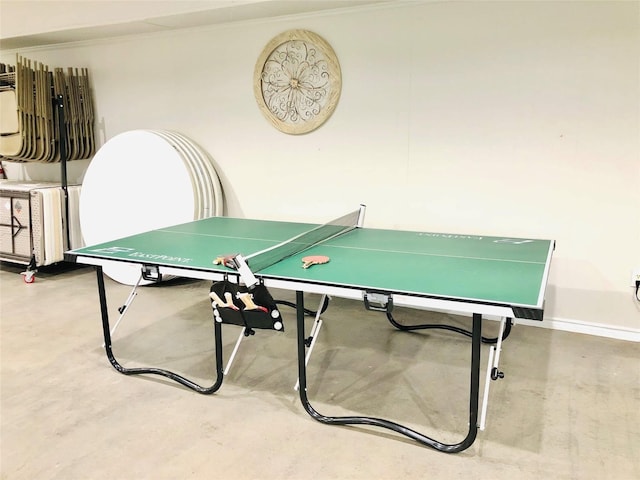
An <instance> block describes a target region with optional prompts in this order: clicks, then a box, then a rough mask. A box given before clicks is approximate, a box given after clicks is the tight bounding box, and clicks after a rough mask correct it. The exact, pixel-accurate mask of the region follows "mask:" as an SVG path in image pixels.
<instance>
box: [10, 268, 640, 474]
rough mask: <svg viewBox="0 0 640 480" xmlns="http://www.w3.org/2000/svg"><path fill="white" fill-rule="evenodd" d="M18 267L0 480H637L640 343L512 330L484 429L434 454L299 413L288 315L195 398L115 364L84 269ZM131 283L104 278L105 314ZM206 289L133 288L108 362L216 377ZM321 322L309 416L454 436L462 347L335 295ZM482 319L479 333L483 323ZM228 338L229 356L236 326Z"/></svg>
mask: <svg viewBox="0 0 640 480" xmlns="http://www.w3.org/2000/svg"><path fill="white" fill-rule="evenodd" d="M20 270H21V269H20V268H16V267H14V266H10V265H7V264H2V266H1V268H0V288H1V290H0V292H1V295H2V301H1V304H0V308H1V310H0V314H1V317H0V318H1V336H0V339H1V344H0V355H1V357H0V359H1V377H0V378H1V384H0V386H1V404H0V405H1V410H0V413H1V445H0V447H1V457H0V459H1V466H0V478H1V479H2V480H13V479H64V480H67V479H68V480H75V479H102V478H105V479H106V478H109V479H127V480H128V479H186V478H196V479H200V478H202V479H245V478H246V479H253V478H255V479H329V478H341V479H342V478H344V479H359V478H362V479H402V478H431V477H439V478H446V479H452V478H465V479H484V478H492V479H514V478H517V479H519V480H522V479H591V478H593V479H596V478H597V479H602V478H608V479H638V478H640V455H639V454H640V408H639V407H640V362H639V360H640V345H638V344H637V343H631V342H624V341H616V340H609V339H604V338H598V337H591V336H585V335H578V334H572V333H566V332H559V331H551V330H548V329H543V328H533V327H525V326H516V327H515V328H514V330H513V332H512V334H511V336H510V337H509V339H508V340H507V341H506V342H505V345H504V347H505V348H504V350H503V352H502V357H501V358H502V369H503V370H504V372H505V378H504V380H500V381H497V382H493V384H492V390H491V398H490V403H489V411H488V424H487V428H486V430H485V431H483V432H479V435H478V439H477V440H476V442H475V443H474V444H473V445H472V446H471V447H470V448H469V449H468V450H466V451H464V452H462V453H459V454H455V455H447V454H443V453H439V452H436V451H434V450H432V449H429V448H426V447H422V446H419V445H417V444H416V443H414V442H412V441H410V440H408V439H405V438H404V437H400V436H398V435H396V434H394V433H392V432H390V431H386V430H380V429H376V428H370V427H337V426H327V425H323V424H320V423H318V422H316V421H315V420H313V419H312V418H311V417H310V416H309V415H308V414H307V413H306V412H304V410H303V409H302V407H301V405H300V402H299V400H298V397H297V394H296V393H295V392H294V391H293V386H294V384H295V380H296V347H295V313H294V311H293V310H292V309H288V308H283V309H282V311H283V314H284V320H285V328H286V332H285V333H276V332H271V331H259V332H258V333H257V334H256V335H255V336H253V337H250V338H249V339H247V340H246V341H245V342H244V343H243V345H242V347H241V349H240V352H239V354H238V356H237V358H236V361H235V363H234V364H233V368H232V370H231V372H230V374H229V375H228V376H227V377H226V378H225V383H224V384H223V386H222V388H221V390H219V392H218V393H216V394H214V395H211V396H204V395H199V394H197V393H194V392H192V391H190V390H187V389H185V388H183V387H181V386H178V385H177V384H174V383H172V382H170V381H167V380H165V379H163V378H160V377H150V376H147V377H142V376H125V375H121V374H119V373H117V372H116V371H115V370H114V369H113V368H112V367H111V366H110V364H109V362H108V361H107V358H106V356H105V353H104V350H103V349H102V348H101V343H102V336H101V335H102V334H101V326H100V317H99V310H98V299H97V290H96V279H95V273H94V271H93V270H92V269H90V268H62V269H54V270H53V271H51V270H49V271H41V272H39V273H38V275H37V278H36V281H35V283H33V284H31V285H28V284H25V283H24V282H23V281H22V277H21V276H20V275H19V272H20ZM129 288H130V287H126V286H123V285H119V284H116V283H114V282H112V281H110V280H107V291H108V296H109V301H110V303H109V307H110V310H111V315H112V321H113V320H115V319H116V318H117V312H116V308H117V307H118V306H119V305H121V304H122V303H123V302H124V300H125V298H126V297H127V295H128V292H129ZM207 293H208V283H207V282H199V281H184V280H177V281H173V282H169V283H167V284H163V285H160V286H153V287H144V288H142V289H141V290H140V294H139V295H138V297H137V298H136V300H135V302H134V303H133V305H132V307H131V309H130V310H129V313H128V314H127V316H126V318H125V320H124V321H123V323H122V325H121V326H120V327H119V329H118V331H117V332H116V334H115V336H114V351H115V354H116V357H117V358H118V359H119V360H120V361H121V363H123V364H125V365H126V366H134V365H153V366H159V367H164V368H169V369H172V370H175V371H179V372H182V373H184V374H185V375H187V376H189V377H191V378H194V379H196V380H197V381H200V382H202V383H203V384H209V383H212V379H213V378H214V361H213V353H212V345H213V343H212V342H213V340H212V328H211V322H212V320H211V318H212V317H211V311H210V307H209V302H208V300H207ZM272 293H274V296H275V297H277V298H282V299H287V300H293V296H292V295H291V294H290V293H288V292H280V291H276V292H272ZM312 301H313V302H315V301H317V300H315V299H314V298H313V297H309V298H308V304H307V306H309V307H311V306H313V305H312V303H311V302H312ZM415 313H416V315H418V316H419V317H420V318H421V319H422V320H425V319H430V320H434V321H444V320H446V321H451V322H454V323H456V324H459V325H467V324H468V323H469V320H468V319H464V318H456V317H451V316H446V315H443V314H436V313H431V312H415ZM398 315H399V319H402V317H404V318H407V317H406V312H399V313H398ZM323 318H324V320H325V325H324V328H323V331H322V334H321V336H320V339H319V341H318V344H317V346H316V351H314V356H313V357H312V360H311V363H310V366H309V376H310V381H309V390H308V391H309V396H310V399H311V401H312V404H313V405H314V406H315V407H316V408H317V409H318V410H319V411H320V412H321V413H324V414H327V415H340V414H345V413H347V414H356V415H368V416H376V417H382V418H388V419H391V420H395V421H398V422H400V423H404V424H406V425H408V426H411V427H413V428H416V429H418V430H419V431H421V432H423V433H425V434H427V435H429V436H434V437H436V438H438V439H441V440H443V441H459V440H460V439H461V437H462V435H463V434H464V433H465V432H466V428H467V425H466V424H467V387H468V357H469V346H470V342H469V340H468V339H467V338H466V337H463V336H460V335H456V334H453V333H448V332H444V331H435V330H430V331H427V332H423V333H403V332H399V331H396V330H394V329H393V328H392V327H391V326H390V325H389V324H388V323H387V322H386V319H385V318H384V316H383V315H382V314H379V313H372V312H367V311H365V310H364V308H363V307H362V305H361V304H360V303H358V302H354V301H347V300H341V299H333V301H332V303H331V306H330V308H329V310H328V311H327V312H326V313H325V315H324V316H323ZM487 323H488V326H487V328H486V329H485V333H487V334H488V333H491V331H490V330H493V329H494V328H495V323H494V322H487ZM224 328H225V330H224V332H225V336H224V344H225V349H226V350H225V355H226V356H228V355H229V353H230V352H231V347H232V345H233V343H234V341H235V338H236V335H237V334H238V329H237V327H234V326H229V327H224ZM486 348H487V347H484V348H483V360H482V361H483V369H484V365H485V363H486V358H487V350H486Z"/></svg>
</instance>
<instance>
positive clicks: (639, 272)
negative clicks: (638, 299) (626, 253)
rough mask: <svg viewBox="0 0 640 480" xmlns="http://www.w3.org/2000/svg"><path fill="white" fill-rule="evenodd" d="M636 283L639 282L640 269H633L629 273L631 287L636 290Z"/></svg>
mask: <svg viewBox="0 0 640 480" xmlns="http://www.w3.org/2000/svg"><path fill="white" fill-rule="evenodd" d="M636 282H640V267H637V268H634V269H633V271H632V272H631V286H632V287H633V288H636Z"/></svg>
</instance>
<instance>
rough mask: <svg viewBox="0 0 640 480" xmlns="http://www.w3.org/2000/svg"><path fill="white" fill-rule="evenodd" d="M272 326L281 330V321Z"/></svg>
mask: <svg viewBox="0 0 640 480" xmlns="http://www.w3.org/2000/svg"><path fill="white" fill-rule="evenodd" d="M273 328H275V329H276V330H282V322H276V323H274V324H273Z"/></svg>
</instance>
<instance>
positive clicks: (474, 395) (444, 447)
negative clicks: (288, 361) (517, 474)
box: [296, 291, 482, 453]
mask: <svg viewBox="0 0 640 480" xmlns="http://www.w3.org/2000/svg"><path fill="white" fill-rule="evenodd" d="M296 303H297V309H296V310H297V339H298V378H299V380H300V390H299V393H300V400H301V402H302V405H303V407H304V409H305V410H306V411H307V413H309V415H311V417H313V418H314V419H315V420H317V421H319V422H321V423H326V424H329V425H373V426H377V427H382V428H386V429H389V430H393V431H395V432H397V433H400V434H401V435H405V436H407V437H409V438H411V439H413V440H415V441H416V442H418V443H421V444H423V445H426V446H429V447H432V448H435V449H436V450H440V451H442V452H446V453H456V452H461V451H462V450H465V449H467V448H469V447H470V446H471V445H472V444H473V442H474V441H475V439H476V435H477V433H478V396H479V386H480V346H481V339H482V316H481V315H480V314H474V315H473V330H472V341H471V374H470V381H469V384H470V385H469V431H468V432H467V435H466V437H465V438H464V439H463V440H462V441H461V442H459V443H455V444H447V443H442V442H439V441H438V440H434V439H433V438H430V437H427V436H426V435H423V434H422V433H420V432H417V431H415V430H412V429H410V428H408V427H405V426H404V425H400V424H399V423H395V422H392V421H389V420H385V419H381V418H372V417H364V416H345V417H329V416H326V415H322V414H321V413H319V412H318V411H317V410H315V409H314V408H313V406H312V405H311V403H310V402H309V399H308V397H307V371H306V365H305V361H304V360H305V331H304V329H305V326H304V320H305V314H304V296H303V292H301V291H298V292H296Z"/></svg>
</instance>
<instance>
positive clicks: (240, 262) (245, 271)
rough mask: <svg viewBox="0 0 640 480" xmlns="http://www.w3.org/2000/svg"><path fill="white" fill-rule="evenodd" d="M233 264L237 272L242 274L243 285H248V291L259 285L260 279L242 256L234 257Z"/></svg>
mask: <svg viewBox="0 0 640 480" xmlns="http://www.w3.org/2000/svg"><path fill="white" fill-rule="evenodd" d="M233 263H234V264H235V266H236V270H238V273H239V274H240V278H241V279H242V283H244V284H245V285H246V287H247V288H248V289H252V288H253V287H255V286H256V285H257V284H258V279H257V278H256V276H255V275H254V274H253V272H252V271H251V269H250V268H249V265H248V264H247V261H246V260H245V259H244V257H243V256H242V255H236V256H235V257H233Z"/></svg>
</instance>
